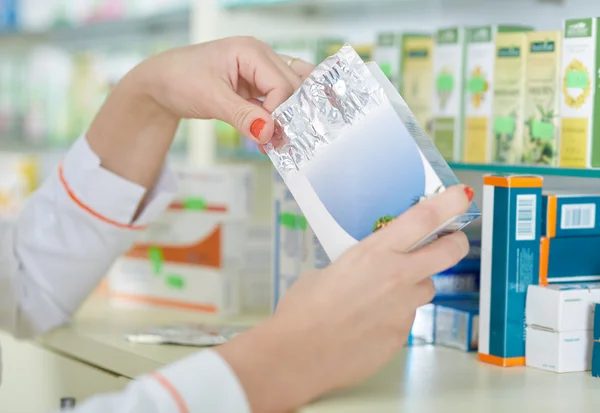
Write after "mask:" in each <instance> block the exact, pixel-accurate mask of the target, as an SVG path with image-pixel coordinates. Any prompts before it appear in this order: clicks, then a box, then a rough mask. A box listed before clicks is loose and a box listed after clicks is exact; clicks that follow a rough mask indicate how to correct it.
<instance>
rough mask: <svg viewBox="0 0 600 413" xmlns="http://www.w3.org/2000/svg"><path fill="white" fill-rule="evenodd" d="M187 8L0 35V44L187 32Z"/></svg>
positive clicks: (6, 32)
mask: <svg viewBox="0 0 600 413" xmlns="http://www.w3.org/2000/svg"><path fill="white" fill-rule="evenodd" d="M191 14H192V13H191V9H187V8H186V9H182V10H177V11H172V12H166V13H161V14H157V15H152V16H144V17H130V18H123V19H115V20H104V21H98V22H93V23H87V24H83V25H81V26H75V27H67V26H65V27H53V28H49V29H45V30H31V31H4V32H0V43H2V42H7V41H10V42H19V41H37V40H43V41H46V42H47V41H57V42H83V41H87V40H97V39H102V40H106V39H110V38H121V39H122V38H123V37H127V36H129V35H135V36H143V35H157V34H164V33H185V34H186V35H189V33H190V27H191V24H190V20H191Z"/></svg>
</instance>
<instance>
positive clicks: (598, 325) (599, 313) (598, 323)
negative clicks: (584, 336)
mask: <svg viewBox="0 0 600 413" xmlns="http://www.w3.org/2000/svg"><path fill="white" fill-rule="evenodd" d="M599 303H600V299H599V300H596V303H594V340H595V341H600V304H599Z"/></svg>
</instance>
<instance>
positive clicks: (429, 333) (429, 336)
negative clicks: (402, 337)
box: [406, 304, 435, 346]
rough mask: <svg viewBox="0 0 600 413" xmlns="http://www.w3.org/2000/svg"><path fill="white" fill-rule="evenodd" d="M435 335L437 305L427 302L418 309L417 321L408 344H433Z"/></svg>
mask: <svg viewBox="0 0 600 413" xmlns="http://www.w3.org/2000/svg"><path fill="white" fill-rule="evenodd" d="M434 335H435V305H433V304H427V305H424V306H422V307H420V308H418V309H417V312H416V314H415V321H414V323H413V327H412V329H411V331H410V335H409V336H408V340H407V342H406V345H407V346H419V345H424V344H433V343H434Z"/></svg>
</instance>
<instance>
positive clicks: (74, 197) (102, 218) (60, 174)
mask: <svg viewBox="0 0 600 413" xmlns="http://www.w3.org/2000/svg"><path fill="white" fill-rule="evenodd" d="M58 178H59V179H60V183H61V184H62V186H63V188H64V189H65V191H66V192H67V195H69V198H71V200H72V201H73V202H75V204H77V206H79V207H80V208H81V209H83V210H84V211H86V212H87V213H88V214H90V215H92V216H94V217H95V218H97V219H99V220H100V221H103V222H105V223H107V224H109V225H112V226H115V227H117V228H123V229H132V230H136V231H140V230H144V229H146V227H145V226H142V225H131V224H121V223H120V222H117V221H113V220H112V219H110V218H107V217H105V216H103V215H102V214H99V213H98V212H96V211H94V210H93V209H92V208H90V207H88V206H87V205H85V204H84V203H83V202H81V200H80V199H79V198H78V197H77V195H75V193H73V190H72V189H71V187H70V186H69V184H68V183H67V180H66V179H65V175H64V171H63V165H62V164H60V165H59V166H58Z"/></svg>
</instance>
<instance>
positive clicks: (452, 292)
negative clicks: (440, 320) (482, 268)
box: [431, 272, 480, 302]
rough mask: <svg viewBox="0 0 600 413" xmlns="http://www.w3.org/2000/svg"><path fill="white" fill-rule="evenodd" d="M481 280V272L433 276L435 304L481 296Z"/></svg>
mask: <svg viewBox="0 0 600 413" xmlns="http://www.w3.org/2000/svg"><path fill="white" fill-rule="evenodd" d="M479 278H480V275H479V272H476V273H458V274H453V273H442V274H436V275H434V276H432V277H431V279H432V280H433V284H434V285H435V293H436V294H435V299H434V302H437V301H438V300H456V299H461V298H470V297H474V296H479Z"/></svg>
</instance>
